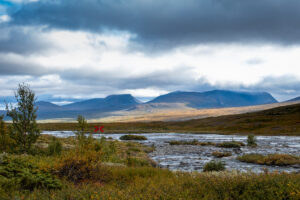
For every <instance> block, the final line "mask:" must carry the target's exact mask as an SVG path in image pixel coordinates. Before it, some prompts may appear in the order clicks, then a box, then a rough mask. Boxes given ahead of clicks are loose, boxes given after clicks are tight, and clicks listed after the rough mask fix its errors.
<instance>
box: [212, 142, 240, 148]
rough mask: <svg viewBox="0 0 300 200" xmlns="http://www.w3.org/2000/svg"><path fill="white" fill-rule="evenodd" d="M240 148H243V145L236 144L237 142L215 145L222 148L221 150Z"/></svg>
mask: <svg viewBox="0 0 300 200" xmlns="http://www.w3.org/2000/svg"><path fill="white" fill-rule="evenodd" d="M242 146H245V144H244V143H243V142H238V141H230V142H222V143H218V144H217V145H216V147H223V148H240V147H242Z"/></svg>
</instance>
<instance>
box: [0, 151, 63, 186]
mask: <svg viewBox="0 0 300 200" xmlns="http://www.w3.org/2000/svg"><path fill="white" fill-rule="evenodd" d="M0 157H1V158H0V180H1V181H0V186H1V187H2V188H4V189H5V190H10V189H22V190H34V189H37V188H45V189H59V188H61V183H60V181H59V180H58V179H56V178H55V177H53V176H52V175H51V174H49V173H48V172H43V171H41V170H39V169H38V167H37V166H35V165H33V164H31V163H30V162H28V160H26V158H23V157H12V156H7V155H3V154H2V155H1V156H0Z"/></svg>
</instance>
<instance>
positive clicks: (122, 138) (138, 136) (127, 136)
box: [120, 135, 147, 140]
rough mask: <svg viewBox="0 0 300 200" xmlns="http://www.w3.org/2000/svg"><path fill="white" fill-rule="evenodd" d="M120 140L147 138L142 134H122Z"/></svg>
mask: <svg viewBox="0 0 300 200" xmlns="http://www.w3.org/2000/svg"><path fill="white" fill-rule="evenodd" d="M120 140H147V138H146V137H145V136H143V135H123V136H121V137H120Z"/></svg>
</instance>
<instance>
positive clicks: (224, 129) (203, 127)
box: [39, 104, 300, 136]
mask: <svg viewBox="0 0 300 200" xmlns="http://www.w3.org/2000/svg"><path fill="white" fill-rule="evenodd" d="M99 124H101V125H103V126H104V127H105V128H104V129H105V132H107V133H110V132H120V133H121V132H126V133H127V132H135V133H140V132H149V133H151V132H194V133H203V132H213V133H224V134H234V133H236V134H249V133H253V134H256V135H299V136H300V104H294V105H288V106H281V107H277V108H272V109H268V110H264V111H258V112H253V113H245V114H238V115H226V116H220V117H210V118H204V119H195V120H188V121H180V122H160V121H158V122H128V123H89V128H90V131H91V132H92V131H93V128H94V126H95V125H99ZM39 125H40V127H41V128H42V129H43V130H74V128H75V127H76V126H75V124H74V123H44V124H39Z"/></svg>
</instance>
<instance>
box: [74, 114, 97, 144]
mask: <svg viewBox="0 0 300 200" xmlns="http://www.w3.org/2000/svg"><path fill="white" fill-rule="evenodd" d="M87 126H88V125H87V121H86V119H85V118H84V117H83V116H82V115H78V117H77V130H76V131H75V134H76V138H77V140H78V144H79V148H81V149H84V148H87V147H88V146H89V144H90V143H92V140H93V137H92V134H91V133H90V134H89V136H88V137H86V135H85V134H86V133H87Z"/></svg>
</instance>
